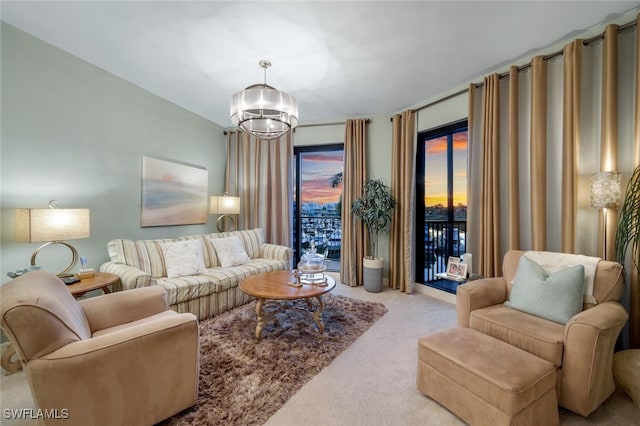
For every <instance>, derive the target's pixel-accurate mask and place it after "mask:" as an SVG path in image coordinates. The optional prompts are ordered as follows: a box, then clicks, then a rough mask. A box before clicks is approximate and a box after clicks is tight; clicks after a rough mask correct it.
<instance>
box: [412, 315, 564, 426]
mask: <svg viewBox="0 0 640 426" xmlns="http://www.w3.org/2000/svg"><path fill="white" fill-rule="evenodd" d="M417 386H418V390H420V392H422V393H424V394H426V395H427V396H429V397H431V398H432V399H434V400H436V401H437V402H439V403H440V404H442V405H444V406H445V407H446V408H448V409H449V410H450V411H452V412H453V413H454V414H456V415H457V416H458V417H460V418H461V419H462V420H464V421H465V422H467V423H469V424H471V425H558V424H559V418H558V402H557V398H556V370H555V368H554V366H553V364H552V363H550V362H548V361H545V360H542V359H540V358H538V357H536V356H535V355H532V354H530V353H528V352H526V351H523V350H522V349H519V348H516V347H515V346H511V345H509V344H508V343H505V342H503V341H501V340H498V339H494V338H493V337H490V336H488V335H486V334H482V333H480V332H477V331H475V330H471V329H470V328H462V327H461V328H450V329H447V330H443V331H440V332H437V333H434V334H432V335H429V336H427V337H424V338H421V339H420V340H419V343H418V374H417Z"/></svg>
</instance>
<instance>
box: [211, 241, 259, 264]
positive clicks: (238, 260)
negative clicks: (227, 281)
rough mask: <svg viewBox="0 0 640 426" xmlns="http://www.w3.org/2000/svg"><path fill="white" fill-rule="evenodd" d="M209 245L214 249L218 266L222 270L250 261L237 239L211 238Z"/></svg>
mask: <svg viewBox="0 0 640 426" xmlns="http://www.w3.org/2000/svg"><path fill="white" fill-rule="evenodd" d="M211 244H213V246H214V247H215V249H216V255H217V256H218V260H220V266H222V267H223V268H228V267H229V266H237V265H242V264H245V263H247V262H249V261H250V260H251V259H249V255H248V254H247V252H246V251H245V249H244V246H243V245H242V241H240V238H238V237H228V238H211Z"/></svg>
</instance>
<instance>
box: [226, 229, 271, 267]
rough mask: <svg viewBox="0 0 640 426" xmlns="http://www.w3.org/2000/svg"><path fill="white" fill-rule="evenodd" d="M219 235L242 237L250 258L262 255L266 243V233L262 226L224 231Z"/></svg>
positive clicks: (241, 239)
mask: <svg viewBox="0 0 640 426" xmlns="http://www.w3.org/2000/svg"><path fill="white" fill-rule="evenodd" d="M219 235H220V236H221V237H222V238H228V237H238V238H240V241H242V245H243V246H244V249H245V251H246V252H247V255H248V256H249V258H250V259H255V258H257V257H260V256H261V251H262V245H263V244H264V233H263V232H262V228H255V229H247V230H242V231H231V232H223V233H222V234H219Z"/></svg>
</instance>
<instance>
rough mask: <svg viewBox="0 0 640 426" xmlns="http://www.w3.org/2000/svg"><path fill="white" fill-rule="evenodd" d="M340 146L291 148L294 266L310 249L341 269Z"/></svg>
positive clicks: (341, 147) (333, 268) (330, 268)
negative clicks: (293, 179)
mask: <svg viewBox="0 0 640 426" xmlns="http://www.w3.org/2000/svg"><path fill="white" fill-rule="evenodd" d="M343 154H344V151H343V145H342V144H332V145H319V146H299V147H294V155H295V174H294V176H295V182H294V183H295V189H294V214H293V218H294V220H293V221H294V223H293V241H294V252H295V253H294V254H295V261H296V264H297V262H298V261H299V259H300V256H301V255H302V254H303V253H304V252H305V251H306V250H307V249H309V248H310V247H311V246H314V247H315V248H316V250H317V251H318V253H320V254H323V255H325V257H326V258H327V259H329V260H330V262H329V270H339V269H340V263H339V262H340V245H341V240H342V223H341V222H342V221H341V218H340V216H341V210H340V209H341V208H342V203H341V200H342V168H343V159H344V155H343Z"/></svg>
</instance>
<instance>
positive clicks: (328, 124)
mask: <svg viewBox="0 0 640 426" xmlns="http://www.w3.org/2000/svg"><path fill="white" fill-rule="evenodd" d="M364 121H365V122H366V123H368V122H369V121H371V119H370V118H365V119H364ZM341 124H346V121H336V122H333V123H318V124H300V125H299V126H296V127H294V128H293V131H294V132H295V131H296V129H297V128H299V127H320V126H339V125H341ZM222 133H223V134H224V135H227V134H229V131H228V130H225V131H224V132H222Z"/></svg>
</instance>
